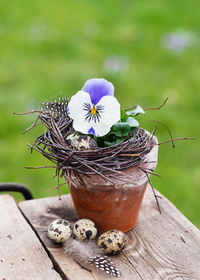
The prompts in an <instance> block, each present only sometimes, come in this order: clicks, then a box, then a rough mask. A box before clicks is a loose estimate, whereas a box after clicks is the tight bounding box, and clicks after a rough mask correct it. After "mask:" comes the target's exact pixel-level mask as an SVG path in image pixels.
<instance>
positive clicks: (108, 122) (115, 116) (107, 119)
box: [97, 96, 121, 127]
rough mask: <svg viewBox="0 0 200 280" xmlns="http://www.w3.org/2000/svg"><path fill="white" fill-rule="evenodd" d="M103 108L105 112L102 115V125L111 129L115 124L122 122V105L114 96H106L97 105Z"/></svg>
mask: <svg viewBox="0 0 200 280" xmlns="http://www.w3.org/2000/svg"><path fill="white" fill-rule="evenodd" d="M98 105H101V106H103V107H104V108H103V112H102V113H101V118H100V123H101V125H102V126H103V125H105V126H108V127H111V126H112V125H113V124H115V123H117V122H118V121H119V120H120V115H121V112H120V104H119V102H118V101H117V99H116V98H115V97H113V96H104V97H102V98H101V100H100V101H99V102H98V103H97V106H98Z"/></svg>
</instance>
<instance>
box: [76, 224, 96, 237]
mask: <svg viewBox="0 0 200 280" xmlns="http://www.w3.org/2000/svg"><path fill="white" fill-rule="evenodd" d="M73 233H74V235H75V237H76V239H78V240H92V239H94V238H95V237H96V235H97V228H96V226H95V223H94V222H93V221H91V220H89V219H81V220H78V221H77V222H76V223H75V224H74V228H73Z"/></svg>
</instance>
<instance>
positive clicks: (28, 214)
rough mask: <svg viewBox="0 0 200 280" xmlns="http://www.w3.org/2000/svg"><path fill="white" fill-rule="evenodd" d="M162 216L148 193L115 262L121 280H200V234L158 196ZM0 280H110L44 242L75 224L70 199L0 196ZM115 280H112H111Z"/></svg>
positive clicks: (57, 246)
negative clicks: (55, 224) (60, 225)
mask: <svg viewBox="0 0 200 280" xmlns="http://www.w3.org/2000/svg"><path fill="white" fill-rule="evenodd" d="M161 198H162V199H160V205H161V209H162V214H161V215H160V214H159V212H158V210H157V208H156V204H155V201H154V197H153V195H152V193H151V190H150V188H148V189H147V191H146V194H145V197H144V201H143V206H142V210H141V213H140V217H139V221H138V224H137V226H136V227H135V228H134V229H133V230H132V231H130V232H128V233H127V236H128V238H129V245H128V247H127V248H126V249H125V250H124V251H123V252H122V253H121V255H119V256H117V257H113V259H114V261H115V263H116V264H117V267H118V269H119V270H120V271H121V274H122V275H121V279H124V280H125V279H127V280H128V279H134V280H137V279H146V280H154V279H155V280H157V279H196V280H199V279H200V231H199V230H198V229H197V228H196V227H195V226H194V225H193V224H191V223H190V222H189V221H188V220H187V219H186V218H185V217H184V216H183V215H182V214H181V213H180V212H179V211H178V210H177V209H176V208H175V207H174V206H173V205H172V204H171V203H170V202H169V201H168V200H167V199H166V198H165V197H163V196H162V195H161ZM0 213H1V219H0V280H28V279H31V280H32V279H34V280H39V279H41V280H46V279H48V280H51V279H55V280H57V279H70V280H71V279H73V280H79V279H80V280H84V279H88V280H90V279H93V280H94V279H96V280H100V279H111V278H112V277H109V276H108V275H106V274H105V273H104V272H99V271H97V270H95V269H94V268H93V267H91V270H90V271H89V270H87V269H85V268H84V267H82V266H80V265H79V264H78V263H76V262H75V261H74V260H73V259H71V258H70V257H69V256H67V255H65V254H64V250H63V248H62V246H61V245H56V244H53V243H52V242H51V241H50V240H49V239H48V238H47V226H48V225H49V223H50V222H51V221H53V220H54V219H57V218H65V219H67V220H70V221H71V222H74V221H76V219H77V218H76V214H75V211H74V208H73V203H72V200H71V196H70V195H66V196H62V200H61V201H59V199H58V197H51V198H42V199H37V200H30V201H23V202H21V203H19V205H18V206H17V205H16V204H15V202H14V200H13V198H12V197H11V196H9V195H1V196H0ZM112 279H113V278H112Z"/></svg>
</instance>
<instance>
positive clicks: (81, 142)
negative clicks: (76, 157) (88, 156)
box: [65, 133, 97, 150]
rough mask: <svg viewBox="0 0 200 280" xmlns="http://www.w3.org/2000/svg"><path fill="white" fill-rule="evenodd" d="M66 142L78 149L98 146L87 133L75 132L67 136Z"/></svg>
mask: <svg viewBox="0 0 200 280" xmlns="http://www.w3.org/2000/svg"><path fill="white" fill-rule="evenodd" d="M65 141H66V143H67V144H68V145H69V146H71V147H72V148H74V149H76V150H83V149H93V148H96V147H97V143H96V141H95V140H94V139H93V138H92V137H90V136H87V135H78V134H77V133H73V134H70V135H68V136H67V138H66V139H65Z"/></svg>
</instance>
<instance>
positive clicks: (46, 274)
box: [0, 195, 61, 280]
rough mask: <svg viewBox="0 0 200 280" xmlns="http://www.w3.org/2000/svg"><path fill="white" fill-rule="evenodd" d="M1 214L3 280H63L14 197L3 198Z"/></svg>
mask: <svg viewBox="0 0 200 280" xmlns="http://www.w3.org/2000/svg"><path fill="white" fill-rule="evenodd" d="M0 213H1V219H0V279H1V280H3V279H4V280H29V279H30V280H33V279H38V280H40V279H41V280H43V279H55V280H59V279H61V277H60V275H59V274H58V273H57V272H56V271H55V270H54V268H53V264H52V262H51V260H50V258H49V257H48V255H47V253H46V251H45V250H44V248H43V246H42V245H41V243H40V241H39V240H38V238H37V236H36V235H35V233H34V231H33V230H32V229H31V227H30V225H29V224H28V223H27V221H26V220H25V218H24V217H23V216H22V214H21V213H20V211H19V209H18V207H17V205H16V204H15V201H14V199H13V198H12V197H11V196H9V195H1V196H0Z"/></svg>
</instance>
